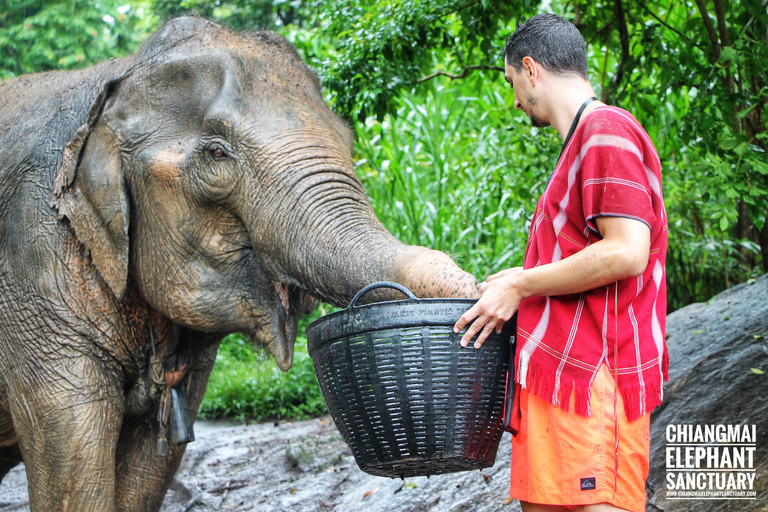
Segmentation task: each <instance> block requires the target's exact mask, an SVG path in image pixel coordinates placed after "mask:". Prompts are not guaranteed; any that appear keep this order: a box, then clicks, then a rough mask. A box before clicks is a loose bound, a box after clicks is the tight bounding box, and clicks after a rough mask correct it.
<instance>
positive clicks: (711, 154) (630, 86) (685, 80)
mask: <svg viewBox="0 0 768 512" xmlns="http://www.w3.org/2000/svg"><path fill="white" fill-rule="evenodd" d="M766 3H768V0H734V1H723V0H693V1H690V0H647V1H628V0H592V1H587V0H570V1H561V0H545V1H540V2H539V1H534V0H234V1H226V0H217V1H210V0H99V1H83V0H0V80H8V79H12V78H14V77H16V76H19V75H22V74H26V73H34V72H40V71H49V70H59V69H75V68H82V67H87V66H90V65H93V64H95V63H98V62H101V61H103V60H106V59H108V58H110V57H114V58H119V57H122V56H126V55H129V54H131V53H133V52H134V51H136V50H137V49H138V47H139V46H140V45H141V43H142V42H143V41H144V40H145V39H146V38H147V37H148V35H149V34H150V33H151V32H152V31H154V30H155V29H157V28H159V27H160V26H161V25H162V23H163V22H164V21H165V20H167V19H168V18H170V17H173V16H176V15H181V14H189V13H198V14H200V15H203V16H205V17H207V18H209V19H212V20H215V21H218V22H220V23H222V24H224V25H226V26H229V27H231V28H233V29H235V30H261V29H266V30H272V31H275V32H277V33H279V34H281V35H283V36H284V37H286V38H287V39H288V40H289V41H290V42H291V43H293V44H294V45H295V47H296V49H297V50H298V51H299V53H300V54H301V55H302V56H303V58H304V59H305V61H306V62H307V63H308V64H309V65H310V66H311V67H312V68H313V69H314V70H315V72H316V73H317V74H318V76H319V77H320V79H321V81H322V83H323V86H324V88H325V89H324V90H325V93H326V98H327V101H328V103H329V104H330V105H331V106H332V108H333V109H334V110H335V111H336V112H337V113H338V114H339V115H340V116H342V117H343V118H344V119H346V120H347V121H348V123H349V125H350V127H351V128H352V129H353V130H354V131H355V133H356V143H355V166H356V172H357V174H358V176H359V178H360V179H361V181H362V182H363V185H364V186H365V188H366V190H367V192H368V195H369V197H370V200H371V203H372V205H373V207H374V209H375V211H376V213H377V215H378V217H379V219H380V220H381V222H382V223H383V224H384V225H385V226H386V227H387V228H388V229H389V230H390V231H391V232H392V233H393V234H394V235H395V236H396V237H398V238H399V239H400V240H402V241H403V242H406V243H409V244H418V245H424V246H427V247H430V248H434V249H439V250H442V251H445V252H446V253H448V254H449V255H451V256H452V257H453V258H454V259H455V260H456V262H457V263H458V264H459V266H461V267H462V268H464V269H465V270H467V271H469V272H471V273H473V274H474V275H475V276H476V277H477V278H478V279H479V280H483V279H484V278H485V277H486V276H487V275H489V274H491V273H494V272H497V271H499V270H502V269H504V268H507V267H511V266H518V265H521V264H522V261H523V253H524V250H525V242H526V238H527V234H528V225H529V219H530V217H531V215H532V213H533V209H534V207H535V203H536V201H537V199H538V197H539V195H540V194H541V193H542V191H543V189H544V187H545V185H546V182H547V179H548V177H549V174H550V172H551V170H552V169H553V168H554V165H555V163H556V159H557V155H558V153H559V150H560V146H561V144H562V141H561V140H560V138H559V137H558V135H557V133H556V132H555V131H554V130H553V129H551V128H545V129H537V128H532V127H531V126H530V122H529V121H528V119H527V117H526V116H525V115H524V114H523V113H522V112H518V111H515V109H514V107H513V98H514V96H513V93H512V91H511V89H510V88H509V86H508V85H507V83H506V82H505V81H504V78H503V62H502V58H501V53H502V49H503V45H504V41H505V40H506V38H507V36H508V35H509V34H511V33H512V32H513V31H514V29H515V26H516V24H517V23H519V22H521V21H522V20H524V19H526V18H528V17H530V16H532V15H534V14H536V13H539V12H554V13H556V14H560V15H562V16H564V17H566V18H567V19H569V20H571V21H572V22H573V23H574V24H575V25H576V26H577V27H578V28H579V30H580V31H581V33H582V35H583V36H584V39H585V41H586V43H587V53H588V58H589V68H590V69H589V71H590V77H591V81H592V84H593V86H594V87H595V90H596V91H597V93H598V95H599V96H600V99H601V100H602V101H604V102H606V103H610V104H613V105H617V106H620V107H623V108H625V109H627V110H629V111H630V112H632V113H633V114H634V115H635V117H637V119H638V120H639V121H640V122H641V123H642V124H643V126H644V127H645V129H646V130H647V131H648V133H649V135H650V136H651V138H652V139H653V141H654V142H655V144H656V147H657V149H658V152H659V155H660V157H661V161H662V171H663V177H664V179H663V191H664V196H665V201H666V207H667V212H668V216H669V234H670V238H669V252H668V256H667V286H668V303H669V311H673V310H675V309H678V308H680V307H682V306H685V305H687V304H690V303H693V302H702V301H707V300H709V299H710V298H711V297H712V296H713V295H715V294H716V293H718V292H720V291H722V290H723V289H726V288H728V287H730V286H733V285H734V284H738V283H741V282H744V281H748V280H750V279H754V278H755V277H756V276H758V275H759V274H762V273H764V272H765V271H766V270H767V269H768V222H767V221H766V217H767V216H768V157H767V156H766V143H768V140H766V139H767V138H768V132H767V131H766V118H765V109H766V102H767V101H768V10H767V9H766ZM328 311H330V306H327V305H321V306H320V307H319V308H318V309H317V310H316V311H315V313H313V314H312V315H311V316H310V317H309V318H305V319H304V320H303V321H302V324H301V328H300V334H299V340H298V342H297V351H296V356H295V361H294V366H293V368H292V369H291V370H290V371H289V372H288V373H283V372H281V371H280V370H279V369H277V367H276V366H275V365H274V363H273V362H272V360H271V358H269V357H268V356H267V353H266V351H264V350H260V349H258V348H254V347H252V346H251V345H250V343H249V342H248V340H247V339H246V338H245V337H243V336H242V335H237V334H236V335H232V336H230V337H228V338H227V339H226V340H225V341H224V343H223V344H222V348H221V349H220V351H219V355H218V357H217V362H216V367H215V369H214V373H213V375H212V376H211V381H210V384H209V386H208V392H207V394H206V399H205V401H204V403H203V406H202V409H201V414H202V415H203V416H204V417H209V418H210V417H228V418H234V419H238V420H255V421H260V420H265V419H300V418H306V417H311V416H316V415H319V414H322V413H324V412H325V405H324V403H323V400H322V397H321V395H320V392H319V389H318V388H317V385H316V381H315V377H314V371H313V368H312V363H311V360H310V359H309V357H308V356H307V353H306V339H305V337H304V328H305V327H306V325H307V324H308V323H309V321H311V320H313V319H316V318H318V317H319V316H320V315H322V314H324V313H326V312H328Z"/></svg>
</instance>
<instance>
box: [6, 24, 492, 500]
mask: <svg viewBox="0 0 768 512" xmlns="http://www.w3.org/2000/svg"><path fill="white" fill-rule="evenodd" d="M0 120H2V124H0V126H1V128H0V162H1V163H0V205H1V206H0V320H1V321H0V353H1V354H2V357H0V478H2V476H4V475H5V474H6V473H7V472H8V471H9V470H10V469H11V468H12V467H13V466H15V465H16V464H18V463H20V462H22V461H23V462H24V463H25V466H26V472H27V477H28V485H29V492H30V506H31V509H32V510H33V511H36V512H41V511H54V510H56V511H79V512H81V511H100V512H110V511H155V510H158V509H159V508H160V506H161V504H162V501H163V498H164V496H165V493H166V491H167V489H168V488H169V486H170V484H171V482H172V479H173V476H174V473H175V471H176V470H177V468H178V466H179V463H180V461H181V457H182V455H183V453H184V449H185V444H184V440H181V441H179V443H178V444H177V443H176V442H170V441H171V440H172V436H170V437H169V433H168V430H169V427H168V425H169V423H168V417H169V416H168V415H169V413H168V410H169V407H170V405H169V404H175V403H176V402H175V400H176V398H177V397H178V399H179V401H181V395H178V394H174V392H175V391H177V390H179V389H182V390H184V391H185V393H186V395H185V396H186V398H187V401H188V409H187V412H188V414H189V418H187V420H189V421H194V419H195V417H196V415H197V411H198V408H199V405H200V402H201V401H202V398H203V394H204V391H205V387H206V384H207V380H208V376H209V373H210V371H211V369H212V367H213V363H214V359H215V354H216V351H217V349H218V347H219V344H220V342H221V339H222V338H223V337H224V336H225V335H227V334H229V333H233V332H244V333H248V334H249V335H250V337H251V339H252V341H253V342H254V343H257V344H263V345H266V347H267V349H268V350H269V351H270V352H271V354H272V355H274V358H275V360H276V362H277V364H278V365H279V367H280V368H281V369H283V370H288V369H289V368H290V366H291V362H292V357H293V345H294V341H295V339H296V334H297V325H298V324H297V321H298V319H299V318H300V317H301V315H302V314H305V313H308V312H311V311H312V310H313V309H314V307H315V304H316V302H317V301H318V300H319V301H324V302H328V303H330V304H333V305H336V306H345V305H346V304H347V303H348V302H349V300H350V299H351V298H352V297H353V296H354V294H355V292H357V291H358V290H360V289H361V288H362V287H364V286H366V285H368V284H370V283H371V282H375V281H382V280H387V281H394V282H397V283H401V284H403V285H405V286H407V287H409V288H410V289H411V290H412V291H413V292H414V293H416V294H417V295H418V296H421V297H476V296H477V281H476V280H475V278H474V277H473V276H472V275H470V274H468V273H465V272H463V271H462V270H461V269H459V267H458V266H457V265H456V264H455V263H454V262H453V260H451V258H450V257H449V256H448V255H446V254H444V253H442V252H440V251H435V250H431V249H428V248H425V247H418V246H409V245H406V244H403V243H401V242H399V241H398V240H396V239H395V238H394V237H393V236H392V235H391V234H390V233H389V232H388V231H387V230H386V229H385V228H384V227H383V226H382V225H381V223H380V222H379V221H378V220H377V218H376V215H375V213H374V211H373V209H372V207H371V205H370V203H369V201H368V198H367V196H366V194H365V190H364V189H363V186H362V184H361V182H360V181H359V179H358V178H357V177H356V175H355V173H354V166H353V156H352V144H353V137H352V135H351V134H352V132H351V130H350V129H349V127H348V126H347V125H346V124H345V122H344V121H342V120H341V119H340V118H339V117H337V116H336V115H335V114H334V113H333V112H332V110H331V109H330V108H329V107H328V105H327V104H326V103H325V101H324V99H323V95H322V90H321V87H320V83H319V81H318V78H317V76H316V75H315V73H313V72H312V71H311V70H310V68H309V67H308V66H307V65H306V64H305V63H304V62H303V61H302V60H301V58H300V57H299V55H298V53H297V52H296V50H295V49H294V48H293V47H292V46H291V45H290V43H288V42H287V41H286V40H285V39H284V38H282V37H280V36H278V35H276V34H273V33H270V32H264V31H257V32H232V31H229V30H228V29H226V28H224V27H221V26H219V25H217V24H215V23H213V22H211V21H208V20H206V19H203V18H200V17H195V16H191V17H182V18H177V19H173V20H170V21H168V22H167V23H165V25H164V26H163V27H162V28H161V29H159V30H158V31H157V32H155V33H154V34H153V35H151V36H150V37H149V39H148V40H147V41H146V42H145V43H144V44H143V46H142V47H141V48H140V50H139V51H137V52H136V54H135V55H133V56H130V57H126V58H123V59H116V60H115V59H113V60H109V61H107V62H103V63H101V64H98V65H96V66H94V67H91V68H88V69H84V70H76V71H66V72H47V73H41V74H34V75H27V76H21V77H18V78H15V79H13V80H8V81H5V82H3V83H2V84H0ZM396 297H397V295H396V294H395V292H393V291H391V290H390V291H380V292H379V294H378V295H376V294H374V295H373V296H372V297H371V298H370V301H379V300H391V299H394V298H396ZM182 416H183V415H182ZM177 421H178V420H177ZM187 440H188V439H187Z"/></svg>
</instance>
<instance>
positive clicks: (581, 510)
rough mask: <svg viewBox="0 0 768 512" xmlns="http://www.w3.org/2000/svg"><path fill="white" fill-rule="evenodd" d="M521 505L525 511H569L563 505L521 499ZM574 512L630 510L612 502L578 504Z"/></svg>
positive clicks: (625, 511) (619, 511) (622, 511)
mask: <svg viewBox="0 0 768 512" xmlns="http://www.w3.org/2000/svg"><path fill="white" fill-rule="evenodd" d="M520 506H521V507H522V509H523V512H569V510H568V508H567V507H564V506H562V505H541V504H539V503H528V502H527V501H521V502H520ZM573 512H628V511H627V510H626V509H623V508H619V507H614V506H613V505H611V504H610V503H597V504H595V505H576V506H574V507H573Z"/></svg>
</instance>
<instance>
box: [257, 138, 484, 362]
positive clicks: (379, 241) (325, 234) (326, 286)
mask: <svg viewBox="0 0 768 512" xmlns="http://www.w3.org/2000/svg"><path fill="white" fill-rule="evenodd" d="M313 149H314V150H315V151H316V154H314V155H312V156H310V157H306V156H304V157H302V158H291V159H290V160H289V161H288V162H287V163H288V164H289V165H290V172H287V173H284V174H283V176H285V175H286V174H287V175H289V176H291V179H290V180H289V182H288V183H285V182H281V183H280V184H279V186H278V185H277V184H276V185H275V186H274V187H269V186H268V185H269V184H268V183H265V181H266V180H260V181H259V183H258V184H257V188H259V190H257V191H256V192H252V193H253V194H256V197H262V198H265V197H267V198H270V199H269V202H270V204H269V205H267V207H266V208H264V207H259V208H252V209H250V210H249V211H248V212H246V213H244V219H246V226H247V229H248V230H249V233H250V235H251V240H252V243H253V245H254V252H255V253H256V254H257V255H260V264H261V265H262V266H263V267H264V270H265V271H266V272H267V274H268V275H270V276H272V278H273V279H274V280H275V281H276V282H277V283H278V286H281V285H289V287H290V288H292V289H298V290H304V291H306V293H308V294H311V295H312V296H313V297H316V298H318V299H320V300H323V301H325V302H329V303H331V304H333V305H335V306H339V307H346V306H347V305H348V304H349V302H350V300H351V299H352V297H353V296H354V295H355V294H356V293H357V292H358V291H359V290H360V289H362V288H363V287H365V286H367V285H368V284H371V283H373V282H376V281H394V282H397V283H400V284H402V285H404V286H406V287H407V288H409V289H411V291H413V292H414V293H415V294H416V295H417V296H420V297H475V296H477V281H476V280H475V278H474V277H473V276H472V275H471V274H468V273H466V272H464V271H462V270H461V269H460V268H459V267H458V266H457V265H456V264H455V263H454V262H453V260H451V258H449V257H448V256H447V255H445V254H444V253H442V252H439V251H434V250H430V249H427V248H424V247H418V246H409V245H406V244H403V243H401V242H399V241H398V240H396V239H395V238H394V237H393V236H392V235H391V234H390V233H389V232H388V231H387V230H386V229H385V228H384V226H382V225H381V223H380V222H379V221H378V219H377V218H376V215H375V213H374V211H373V209H372V208H371V206H370V204H369V202H368V198H367V196H366V194H365V191H364V190H363V187H362V184H361V183H360V181H359V180H358V179H357V177H356V176H355V174H354V172H353V171H352V163H351V161H350V160H349V157H347V158H346V159H345V158H342V157H340V156H339V154H338V153H330V152H321V151H317V149H318V148H317V147H316V146H315V147H314V148H313ZM284 160H285V159H284ZM282 163H286V162H285V161H284V162H282ZM265 187H266V188H265ZM249 195H251V193H249ZM397 298H400V295H399V292H396V291H394V290H390V289H379V290H375V291H372V292H371V293H370V294H369V295H366V297H365V298H364V300H363V301H362V302H376V301H382V300H393V299H397ZM281 338H282V337H281ZM290 338H291V337H290V336H287V337H285V339H284V340H277V339H274V338H272V339H268V340H266V342H267V344H268V346H269V348H270V350H271V352H272V353H273V354H274V355H275V357H276V359H277V360H278V363H281V359H284V358H285V357H284V356H286V355H287V354H289V353H291V352H292V351H290V350H288V348H287V347H285V346H283V345H284V343H288V344H290V346H291V347H292V345H293V341H294V340H293V339H290ZM284 364H285V361H283V364H280V366H281V367H283V366H284ZM287 365H288V366H290V362H287Z"/></svg>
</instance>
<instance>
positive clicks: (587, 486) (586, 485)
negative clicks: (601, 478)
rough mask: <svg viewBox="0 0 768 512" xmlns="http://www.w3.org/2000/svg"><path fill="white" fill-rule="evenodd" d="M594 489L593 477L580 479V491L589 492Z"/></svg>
mask: <svg viewBox="0 0 768 512" xmlns="http://www.w3.org/2000/svg"><path fill="white" fill-rule="evenodd" d="M594 488H595V477H590V478H582V479H581V490H582V491H591V490H592V489H594Z"/></svg>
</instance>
